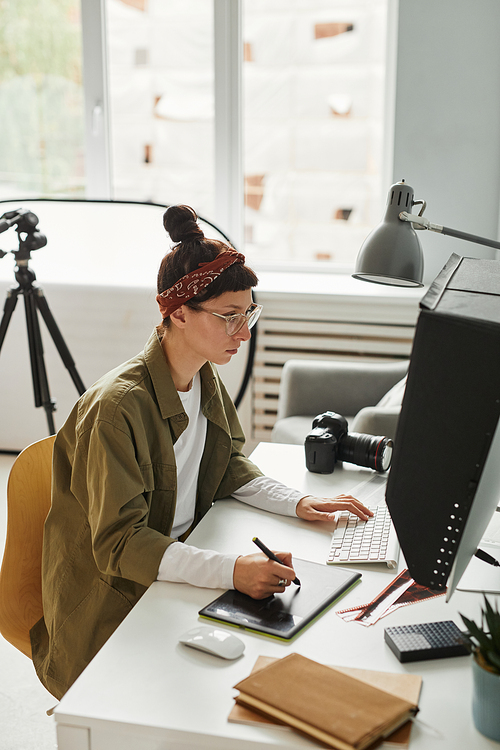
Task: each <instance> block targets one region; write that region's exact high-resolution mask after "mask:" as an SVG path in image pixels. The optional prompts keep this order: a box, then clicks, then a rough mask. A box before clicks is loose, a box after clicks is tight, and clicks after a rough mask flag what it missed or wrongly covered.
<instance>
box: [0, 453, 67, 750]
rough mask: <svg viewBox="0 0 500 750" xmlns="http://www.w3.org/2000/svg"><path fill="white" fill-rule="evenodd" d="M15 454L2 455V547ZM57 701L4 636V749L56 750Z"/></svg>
mask: <svg viewBox="0 0 500 750" xmlns="http://www.w3.org/2000/svg"><path fill="white" fill-rule="evenodd" d="M14 459H15V456H9V455H4V454H0V550H1V552H2V554H3V548H4V544H5V531H6V521H7V502H6V500H7V497H6V490H7V479H8V475H9V471H10V467H11V466H12V463H13V462H14ZM56 703H57V701H56V699H55V698H54V697H53V696H52V695H50V693H48V692H47V691H46V690H45V688H44V687H43V686H42V684H41V683H40V682H39V680H38V677H37V676H36V673H35V670H34V669H33V664H32V662H31V660H30V659H28V658H27V657H26V656H24V654H22V653H21V652H20V651H18V650H17V649H16V648H14V646H11V644H10V643H8V642H7V641H6V640H5V639H4V638H2V637H1V636H0V750H54V748H56V747H57V742H56V731H55V723H54V719H53V717H48V716H47V714H46V711H47V709H49V708H52V707H53V706H54V705H55V704H56Z"/></svg>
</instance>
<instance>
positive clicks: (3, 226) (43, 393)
mask: <svg viewBox="0 0 500 750" xmlns="http://www.w3.org/2000/svg"><path fill="white" fill-rule="evenodd" d="M14 224H17V227H16V231H17V233H18V238H19V250H12V251H11V252H12V254H13V255H14V257H15V258H16V264H17V265H16V270H15V273H14V275H15V278H16V281H17V286H13V287H11V289H9V291H8V292H7V298H6V300H5V305H4V309H3V316H2V319H1V321H0V352H1V350H2V346H3V342H4V340H5V335H6V333H7V329H8V327H9V323H10V320H11V318H12V314H13V312H14V310H15V308H16V305H17V301H18V299H19V296H20V295H22V296H23V297H24V309H25V313H26V327H27V332H28V346H29V354H30V364H31V376H32V380H33V392H34V397H35V406H36V407H40V406H43V408H44V409H45V414H46V417H47V424H48V428H49V435H54V434H55V431H56V430H55V425H54V418H53V413H54V411H55V409H56V402H55V399H53V398H51V395H50V391H49V383H48V379H47V370H46V367H45V359H44V351H43V344H42V336H41V332H40V323H39V320H38V313H40V314H41V316H42V318H43V320H44V322H45V325H46V326H47V329H48V331H49V333H50V335H51V337H52V340H53V342H54V344H55V346H56V349H57V351H58V352H59V355H60V357H61V359H62V361H63V364H64V365H65V367H66V369H67V370H68V371H69V374H70V375H71V378H72V380H73V383H74V384H75V386H76V389H77V391H78V393H79V395H80V396H81V395H82V393H83V392H84V391H85V386H84V385H83V382H82V379H81V378H80V375H79V374H78V372H77V369H76V366H75V362H74V360H73V358H72V356H71V354H70V351H69V349H68V347H67V346H66V343H65V341H64V339H63V337H62V334H61V332H60V330H59V328H58V326H57V323H56V321H55V318H54V316H53V315H52V313H51V311H50V308H49V305H48V303H47V300H46V299H45V296H44V294H43V291H42V289H41V288H40V287H39V286H38V285H37V284H35V283H34V282H35V281H36V276H35V274H34V272H33V271H32V270H31V269H30V268H29V265H28V263H29V260H30V259H31V251H32V250H38V249H39V248H41V247H44V245H46V244H47V239H46V237H45V236H44V235H43V234H42V233H41V232H38V231H37V230H36V225H37V224H38V217H37V216H36V215H35V214H34V213H32V212H31V211H27V210H25V209H19V211H10V212H8V213H6V214H4V215H3V216H2V217H1V218H0V233H1V232H4V231H6V230H7V229H9V227H11V226H13V225H14ZM23 235H24V237H23ZM5 255H7V253H6V252H4V251H3V250H0V258H2V257H4V256H5Z"/></svg>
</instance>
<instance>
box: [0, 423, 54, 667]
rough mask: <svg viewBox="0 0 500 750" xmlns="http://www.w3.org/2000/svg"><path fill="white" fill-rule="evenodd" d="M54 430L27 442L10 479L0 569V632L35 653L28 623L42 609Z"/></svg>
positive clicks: (24, 649) (30, 626)
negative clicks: (46, 523) (5, 529)
mask: <svg viewBox="0 0 500 750" xmlns="http://www.w3.org/2000/svg"><path fill="white" fill-rule="evenodd" d="M54 439H55V436H54V435H51V436H50V437H47V438H44V439H43V440H39V441H38V442H36V443H33V444H32V445H29V446H28V447H27V448H25V449H24V450H23V451H22V452H21V453H20V454H19V456H18V457H17V458H16V460H15V461H14V464H13V466H12V469H11V471H10V474H9V481H8V485H7V538H6V541H5V550H4V555H3V560H2V568H1V570H0V633H1V634H2V635H3V637H4V638H5V639H6V640H7V641H9V643H12V645H13V646H15V647H16V648H18V649H19V651H22V652H23V654H26V656H29V657H30V659H31V643H30V635H29V632H30V629H31V628H32V627H33V625H34V624H35V623H36V622H38V620H39V619H40V618H41V617H42V615H43V606H42V575H41V567H42V541H43V525H44V523H45V519H46V517H47V513H48V512H49V509H50V501H51V500H50V498H51V479H52V450H53V446H54Z"/></svg>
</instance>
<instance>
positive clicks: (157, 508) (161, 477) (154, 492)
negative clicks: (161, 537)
mask: <svg viewBox="0 0 500 750" xmlns="http://www.w3.org/2000/svg"><path fill="white" fill-rule="evenodd" d="M141 472H142V476H143V479H144V489H145V493H144V494H145V498H146V502H147V504H148V507H149V515H148V526H149V527H150V528H152V529H155V530H156V531H159V532H160V533H161V534H169V533H170V531H171V529H172V524H173V521H174V514H175V503H176V496H177V468H176V467H175V466H172V465H170V464H159V463H152V464H147V465H146V466H141Z"/></svg>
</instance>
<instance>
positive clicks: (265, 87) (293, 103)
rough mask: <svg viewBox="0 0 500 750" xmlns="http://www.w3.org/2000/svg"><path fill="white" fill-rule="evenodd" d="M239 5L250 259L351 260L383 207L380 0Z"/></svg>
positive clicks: (249, 1) (383, 2) (269, 0)
mask: <svg viewBox="0 0 500 750" xmlns="http://www.w3.org/2000/svg"><path fill="white" fill-rule="evenodd" d="M243 9H244V16H243V40H244V68H243V84H244V173H245V240H246V247H245V249H246V252H247V255H249V256H250V257H252V258H254V259H255V260H256V261H258V262H259V263H263V262H268V261H269V260H271V261H284V262H292V263H294V262H295V263H314V264H317V263H318V262H327V263H332V262H333V263H335V264H350V263H352V262H353V261H354V259H355V257H356V254H357V252H358V250H359V247H360V245H361V243H362V241H363V240H364V238H365V237H366V235H367V234H368V233H369V231H370V230H371V229H372V228H373V226H374V225H375V224H376V223H378V221H379V220H380V212H381V205H383V204H382V203H381V185H380V181H381V168H382V149H383V124H384V123H383V115H384V78H385V45H386V26H387V19H386V16H387V0H370V2H356V1H355V0H352V1H351V2H349V3H345V2H339V1H338V0H330V1H329V2H324V1H321V0H307V2H306V1H304V2H296V3H286V2H281V0H263V1H259V0H244V2H243ZM383 198H384V199H385V192H384V195H383Z"/></svg>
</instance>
